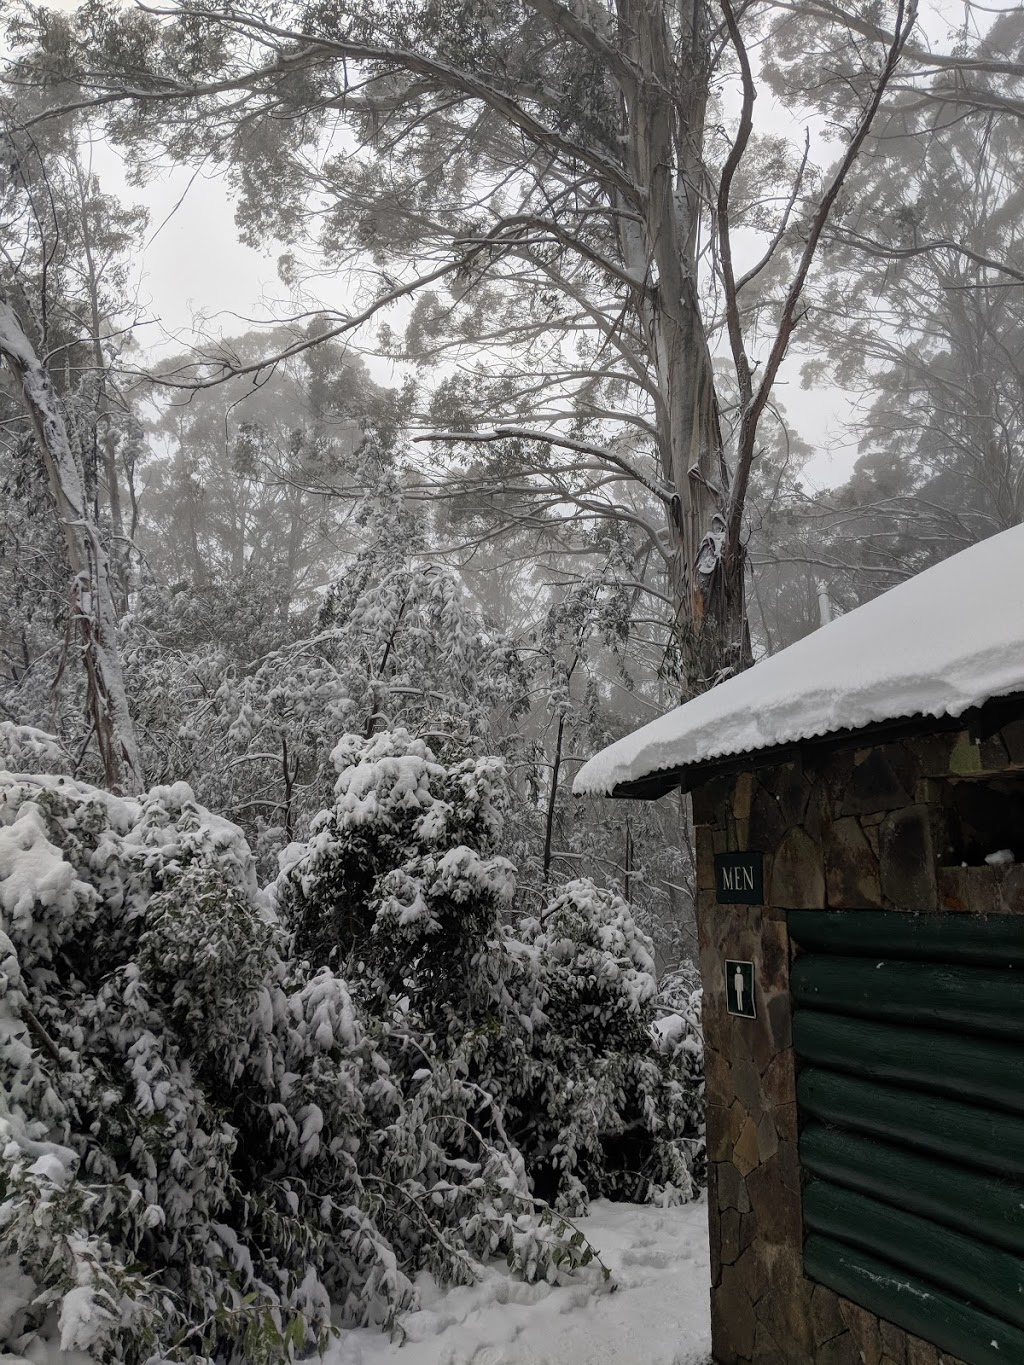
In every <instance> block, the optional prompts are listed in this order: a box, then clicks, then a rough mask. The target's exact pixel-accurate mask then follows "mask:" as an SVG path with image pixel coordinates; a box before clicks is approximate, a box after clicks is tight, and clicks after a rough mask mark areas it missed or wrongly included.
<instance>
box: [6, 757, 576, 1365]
mask: <svg viewBox="0 0 1024 1365" xmlns="http://www.w3.org/2000/svg"><path fill="white" fill-rule="evenodd" d="M478 780H480V779H479V778H474V776H473V774H472V773H469V772H467V773H466V774H464V785H463V788H462V790H463V792H464V793H466V795H464V797H463V798H462V800H463V801H464V803H468V804H470V805H472V804H473V801H472V791H473V787H474V782H476V781H478ZM452 796H453V801H452V803H451V808H452V815H451V818H452V819H453V821H458V819H459V818H460V817H459V815H458V806H459V800H460V798H459V796H458V793H457V792H455V791H454V790H453V792H452ZM474 810H475V814H474V818H478V817H479V816H480V811H479V810H478V809H476V808H475V807H474ZM435 814H437V812H435ZM462 818H463V820H464V825H463V826H462V827H464V828H466V829H469V828H470V825H471V823H472V822H471V821H470V822H469V823H466V822H465V817H462ZM453 827H454V826H453ZM441 862H442V863H443V866H439V867H437V868H427V867H426V866H424V867H422V868H420V869H419V872H420V875H421V877H422V881H423V893H422V894H423V897H424V900H425V901H426V902H429V904H430V905H431V906H432V907H433V912H432V913H433V916H434V918H438V917H440V918H443V917H444V914H445V913H446V910H445V907H446V906H447V905H448V904H449V903H456V902H457V900H458V898H459V897H460V896H462V895H463V894H464V888H465V887H466V886H472V887H474V888H476V885H477V883H476V881H475V880H474V878H475V877H476V876H477V873H478V871H479V869H477V868H476V867H475V865H473V864H472V863H466V862H464V861H460V860H459V859H458V858H456V859H450V860H449V861H448V862H444V860H443V859H442V860H441ZM495 875H496V876H499V875H500V869H499V868H498V867H497V865H496V867H495ZM385 880H386V878H385ZM406 889H407V888H406V887H405V884H403V885H402V886H401V887H396V888H395V890H394V897H395V902H394V903H395V907H397V905H398V901H399V899H400V897H401V895H402V894H404V892H405V890H406ZM391 913H393V914H394V915H395V916H397V920H398V921H401V920H402V911H401V910H400V909H397V908H394V909H393V910H392V911H391ZM385 918H386V914H385ZM428 918H429V917H428ZM388 922H389V923H390V921H388ZM405 927H406V930H407V933H408V930H409V925H408V923H407V924H406V926H405ZM423 932H428V933H429V928H426V929H424V931H423ZM401 941H402V942H404V943H406V944H412V942H413V940H412V939H410V938H408V936H407V937H406V939H404V940H401ZM369 946H375V945H373V944H370V945H369ZM381 947H382V955H381V959H380V960H381V961H382V962H383V961H386V953H384V952H383V945H381ZM408 951H410V952H412V953H413V954H414V956H422V954H420V953H418V952H417V950H416V949H415V947H414V946H413V947H410V948H409V949H408ZM435 971H436V968H435ZM376 999H377V1001H378V1002H381V1001H385V1000H386V1002H387V1005H386V1008H376V1009H374V1010H367V1009H366V1008H365V1006H364V1005H362V1004H361V1003H360V1002H359V1001H358V1000H357V999H356V998H355V992H354V991H352V992H350V989H349V986H348V985H347V984H346V982H345V980H343V979H342V977H341V976H339V975H338V974H337V973H336V972H335V971H333V970H332V969H331V967H330V966H328V965H326V964H313V965H312V966H310V965H309V964H308V962H307V961H305V960H304V959H302V958H296V957H295V956H294V955H293V954H292V952H291V939H290V936H289V935H288V934H287V933H286V932H285V931H284V930H283V929H282V927H281V926H280V924H279V923H278V922H277V920H276V918H275V916H274V914H273V912H272V910H271V909H270V908H269V905H268V903H267V902H266V900H265V898H264V897H263V896H262V895H261V893H260V892H259V890H258V888H257V886H256V882H255V876H254V872H253V859H252V855H251V853H250V851H249V848H248V846H247V844H246V842H245V840H244V838H243V837H242V835H241V832H240V831H239V830H238V829H237V828H236V827H235V826H233V825H230V824H229V823H228V822H226V821H224V820H221V819H218V818H217V817H215V816H212V815H210V814H209V813H208V812H206V811H203V810H202V809H201V808H200V807H198V806H197V805H196V803H195V802H194V800H193V799H192V796H191V793H190V791H189V789H188V788H187V787H185V786H184V785H183V784H177V785H176V786H173V787H162V788H156V789H154V790H153V791H152V792H150V793H149V794H148V795H147V796H145V797H144V798H142V799H140V800H123V799H117V798H114V797H111V796H110V795H108V794H106V793H103V792H100V791H97V790H95V789H92V788H88V787H86V786H84V785H80V784H77V783H74V782H70V781H67V780H63V779H52V778H42V777H38V778H35V777H26V776H21V777H16V776H14V775H12V774H9V773H4V772H0V1074H2V1075H3V1077H4V1086H3V1089H2V1092H0V1199H2V1203H0V1265H3V1264H4V1263H5V1258H6V1259H8V1260H11V1259H12V1260H13V1261H15V1262H16V1263H17V1264H19V1265H20V1266H21V1268H22V1269H23V1270H24V1272H26V1273H27V1274H28V1275H29V1276H30V1277H31V1279H32V1280H33V1282H34V1284H35V1286H36V1293H35V1295H34V1298H33V1301H32V1302H31V1304H29V1305H27V1306H25V1305H22V1307H21V1308H19V1312H18V1314H16V1315H14V1316H12V1318H11V1321H10V1323H9V1324H8V1327H7V1331H8V1334H9V1339H8V1340H7V1341H0V1347H2V1346H6V1345H10V1346H11V1347H13V1348H15V1349H22V1348H24V1347H25V1346H26V1344H27V1339H28V1337H29V1336H31V1334H32V1332H33V1331H34V1330H35V1329H37V1328H40V1329H42V1328H43V1327H45V1320H46V1319H47V1317H48V1316H49V1318H50V1320H51V1321H50V1326H51V1327H54V1326H55V1328H56V1330H57V1332H58V1334H59V1337H60V1341H61V1343H62V1345H63V1347H65V1348H66V1349H82V1350H86V1351H88V1352H90V1353H91V1354H92V1355H94V1356H95V1357H96V1358H98V1359H100V1360H117V1361H124V1362H143V1361H154V1362H155V1361H158V1360H181V1361H183V1360H188V1361H191V1360H209V1359H214V1358H216V1359H225V1360H226V1359H229V1358H232V1357H234V1358H237V1359H242V1358H243V1357H244V1359H245V1360H246V1362H247V1363H248V1365H253V1362H257V1361H259V1360H261V1359H265V1360H275V1361H278V1360H282V1359H286V1358H290V1356H291V1354H292V1352H301V1351H303V1350H306V1349H309V1348H311V1347H317V1346H322V1345H323V1344H324V1343H325V1340H326V1335H327V1333H328V1332H329V1330H330V1322H331V1304H332V1303H333V1304H334V1305H335V1308H336V1310H337V1311H338V1313H339V1314H340V1317H341V1319H342V1320H343V1321H347V1322H377V1323H381V1324H386V1323H387V1322H389V1321H390V1320H391V1319H392V1318H393V1316H394V1314H395V1313H396V1312H397V1311H399V1310H401V1309H403V1308H405V1307H408V1306H411V1305H412V1304H413V1303H414V1302H415V1293H414V1289H413V1285H412V1280H411V1276H412V1274H413V1273H414V1272H415V1271H416V1270H417V1269H419V1268H420V1267H421V1266H429V1267H430V1268H432V1269H434V1270H435V1271H436V1272H437V1273H438V1274H439V1275H440V1276H441V1277H442V1278H445V1277H447V1278H464V1279H465V1278H470V1277H471V1276H472V1275H473V1273H474V1271H473V1265H474V1262H475V1260H476V1258H478V1257H479V1256H481V1255H485V1254H488V1253H490V1252H494V1251H498V1252H501V1253H504V1254H506V1255H507V1256H508V1257H509V1259H510V1261H511V1262H513V1263H514V1264H518V1265H519V1266H520V1267H521V1268H522V1270H523V1272H524V1273H526V1274H528V1275H531V1276H532V1275H538V1274H539V1275H543V1274H550V1275H554V1274H555V1273H557V1268H558V1267H559V1266H566V1267H571V1266H572V1265H578V1264H580V1263H581V1262H585V1261H587V1260H589V1259H590V1257H591V1253H590V1252H589V1250H588V1248H587V1247H586V1246H585V1245H582V1244H581V1239H579V1237H578V1236H577V1235H576V1234H575V1233H574V1231H573V1230H572V1229H571V1228H570V1227H569V1226H568V1225H567V1224H566V1223H565V1222H564V1220H562V1219H560V1218H558V1217H557V1216H555V1215H554V1214H551V1213H547V1214H544V1213H543V1212H542V1213H541V1214H539V1215H538V1213H537V1211H536V1210H535V1208H534V1202H533V1200H532V1198H531V1197H530V1194H529V1191H528V1183H527V1177H526V1173H525V1171H524V1169H523V1164H522V1161H521V1158H520V1157H519V1155H518V1152H517V1151H516V1149H515V1148H514V1146H513V1145H512V1144H511V1143H510V1142H509V1141H507V1140H506V1139H505V1138H504V1137H503V1136H502V1134H501V1124H500V1119H499V1120H497V1121H494V1120H493V1118H492V1117H490V1112H491V1109H492V1108H493V1105H492V1102H491V1101H490V1099H489V1098H488V1097H485V1096H483V1097H482V1096H481V1094H480V1092H479V1089H478V1087H477V1086H476V1085H475V1083H474V1082H473V1080H472V1079H471V1077H470V1076H469V1074H468V1073H469V1068H468V1067H467V1066H466V1065H465V1064H463V1063H462V1062H461V1061H460V1057H459V1055H458V1049H457V1048H449V1047H446V1048H445V1049H443V1051H442V1054H441V1055H439V1056H438V1057H437V1058H436V1060H433V1061H431V1063H430V1064H429V1065H427V1066H426V1067H424V1065H423V1062H424V1058H423V1056H422V1055H421V1052H422V1042H423V1040H425V1039H426V1038H427V1036H428V1035H427V1033H426V1032H425V1031H424V1028H423V1025H422V1023H421V1022H417V1024H416V1026H415V1027H412V1026H410V1024H409V1016H410V1014H411V1010H410V1008H409V1006H408V1002H403V1001H402V1000H400V999H396V998H394V997H393V995H390V994H382V993H381V991H380V990H378V991H377V995H376ZM54 1319H55V1321H54ZM15 1332H17V1334H18V1335H17V1336H14V1335H13V1334H14V1333H15Z"/></svg>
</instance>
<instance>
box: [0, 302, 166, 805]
mask: <svg viewBox="0 0 1024 1365" xmlns="http://www.w3.org/2000/svg"><path fill="white" fill-rule="evenodd" d="M0 355H2V356H3V358H4V359H5V360H6V361H7V364H8V367H9V368H10V370H11V373H12V374H13V375H14V377H15V379H16V380H17V385H18V390H19V393H20V395H21V399H22V402H23V403H24V405H25V410H26V412H27V413H28V416H29V418H30V419H31V421H32V425H33V427H34V429H35V433H36V437H37V439H38V442H39V451H40V454H41V455H42V459H43V465H44V467H45V469H46V476H47V479H48V481H49V485H50V492H51V494H52V496H53V501H54V504H55V507H56V510H57V516H58V519H59V521H60V525H61V530H62V532H63V534H64V545H65V549H66V551H67V557H68V567H69V568H70V570H71V610H72V613H73V615H74V620H75V624H76V626H77V630H78V636H79V640H80V643H81V648H82V658H83V662H84V664H85V672H86V680H87V695H88V707H89V715H90V719H91V720H92V723H93V725H94V727H95V730H96V740H97V743H98V745H99V750H100V755H101V757H102V759H103V767H104V771H105V773H106V779H107V783H108V785H109V786H110V788H111V790H112V791H115V792H119V793H131V792H138V791H141V790H142V789H143V787H144V785H145V782H144V777H143V772H142V765H141V763H140V761H139V751H138V745H137V744H136V740H135V729H134V727H133V725H132V719H131V714H130V712H129V710H128V699H127V697H126V696H125V690H124V677H123V675H122V672H121V658H120V655H119V653H118V649H117V613H116V610H115V606H114V595H113V591H112V582H111V573H110V560H109V558H108V555H107V552H106V549H105V548H104V545H103V542H102V540H101V538H100V534H99V527H98V526H97V525H96V522H95V518H94V517H93V516H92V515H91V512H90V509H89V504H88V500H87V498H86V495H85V479H84V476H83V472H82V467H81V462H80V460H79V459H78V458H77V456H76V454H75V450H74V448H73V446H72V444H71V441H70V440H69V438H68V432H67V427H66V426H65V424H64V418H63V416H62V415H61V411H60V407H59V406H58V403H57V398H56V395H55V393H54V391H53V386H52V385H51V383H50V379H49V375H48V374H47V372H46V370H45V368H44V366H43V365H42V363H41V362H40V360H39V357H38V356H37V355H36V351H35V347H34V346H33V345H32V342H31V341H30V340H29V338H28V337H27V336H26V334H25V329H24V328H23V327H22V325H21V322H20V320H19V318H18V316H17V314H16V313H15V311H14V309H13V308H12V307H11V306H10V304H9V303H8V302H7V299H6V297H5V296H4V295H3V293H0Z"/></svg>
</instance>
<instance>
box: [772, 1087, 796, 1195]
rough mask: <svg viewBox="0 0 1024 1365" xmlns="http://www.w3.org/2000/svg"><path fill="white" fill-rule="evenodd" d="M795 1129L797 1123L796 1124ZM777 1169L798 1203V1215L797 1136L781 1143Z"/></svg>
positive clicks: (794, 1111)
mask: <svg viewBox="0 0 1024 1365" xmlns="http://www.w3.org/2000/svg"><path fill="white" fill-rule="evenodd" d="M793 1114H794V1120H795V1117H796V1106H795V1105H794V1107H793ZM794 1127H795V1122H794ZM775 1169H776V1170H777V1171H778V1178H779V1180H780V1181H781V1182H782V1185H783V1186H784V1188H785V1189H786V1190H788V1191H789V1193H790V1194H791V1195H792V1196H793V1197H794V1198H795V1199H796V1201H797V1215H798V1217H799V1211H800V1190H801V1175H800V1153H799V1150H798V1148H797V1144H796V1139H795V1136H794V1138H792V1139H788V1138H787V1139H784V1140H783V1141H782V1142H780V1143H779V1150H778V1152H777V1153H776V1157H775Z"/></svg>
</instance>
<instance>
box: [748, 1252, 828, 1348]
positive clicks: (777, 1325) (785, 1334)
mask: <svg viewBox="0 0 1024 1365" xmlns="http://www.w3.org/2000/svg"><path fill="white" fill-rule="evenodd" d="M810 1293H811V1283H810V1281H809V1280H806V1279H804V1277H803V1275H802V1273H801V1271H800V1267H799V1260H798V1258H794V1257H792V1256H787V1255H781V1256H779V1257H777V1258H776V1259H775V1261H774V1263H773V1264H772V1268H771V1283H770V1284H769V1287H768V1290H767V1292H766V1293H765V1294H763V1295H762V1296H761V1298H760V1299H759V1300H758V1301H757V1304H756V1306H755V1308H754V1313H755V1315H756V1317H757V1321H758V1323H759V1324H760V1325H761V1326H763V1327H764V1328H765V1329H766V1333H767V1334H768V1335H769V1336H770V1338H771V1341H773V1342H775V1343H777V1344H780V1345H782V1346H783V1348H784V1350H785V1358H786V1360H787V1361H789V1362H794V1363H795V1362H797V1361H806V1360H811V1359H813V1351H814V1343H813V1340H812V1327H811V1314H810V1304H809V1297H810ZM758 1365H760V1362H758Z"/></svg>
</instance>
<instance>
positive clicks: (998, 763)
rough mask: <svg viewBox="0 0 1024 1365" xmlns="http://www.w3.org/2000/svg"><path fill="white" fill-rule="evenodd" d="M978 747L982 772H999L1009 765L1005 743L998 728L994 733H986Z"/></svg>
mask: <svg viewBox="0 0 1024 1365" xmlns="http://www.w3.org/2000/svg"><path fill="white" fill-rule="evenodd" d="M978 748H979V750H980V754H981V768H982V771H983V772H986V773H1001V772H1005V771H1006V769H1007V768H1008V767H1009V766H1010V755H1009V754H1008V753H1007V752H1006V745H1005V744H1004V743H1003V740H1002V736H1001V735H1000V734H999V731H998V730H997V731H996V733H995V734H994V735H988V736H987V737H986V738H985V739H983V740H982V741H981V743H980V744H979V746H978Z"/></svg>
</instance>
